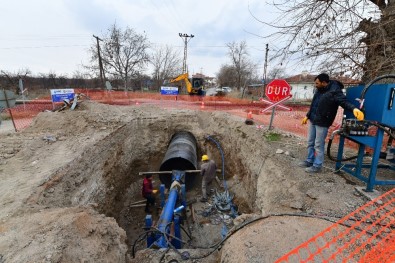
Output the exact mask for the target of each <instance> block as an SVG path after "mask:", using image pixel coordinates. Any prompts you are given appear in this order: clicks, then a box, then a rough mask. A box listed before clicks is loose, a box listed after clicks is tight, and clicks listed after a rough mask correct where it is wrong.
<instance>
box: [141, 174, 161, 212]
mask: <svg viewBox="0 0 395 263" xmlns="http://www.w3.org/2000/svg"><path fill="white" fill-rule="evenodd" d="M157 192H158V190H155V189H154V187H153V184H152V174H147V175H145V178H144V180H143V187H142V195H143V197H144V198H145V199H147V202H146V204H145V212H146V213H148V214H150V213H151V210H150V206H152V207H155V201H156V198H155V194H156V193H157Z"/></svg>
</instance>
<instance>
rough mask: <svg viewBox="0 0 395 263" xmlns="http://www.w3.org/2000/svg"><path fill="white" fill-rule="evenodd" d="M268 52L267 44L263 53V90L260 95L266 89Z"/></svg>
mask: <svg viewBox="0 0 395 263" xmlns="http://www.w3.org/2000/svg"><path fill="white" fill-rule="evenodd" d="M268 52H269V44H266V52H265V64H264V66H263V90H262V95H261V97H263V94H265V88H266V77H267V54H268Z"/></svg>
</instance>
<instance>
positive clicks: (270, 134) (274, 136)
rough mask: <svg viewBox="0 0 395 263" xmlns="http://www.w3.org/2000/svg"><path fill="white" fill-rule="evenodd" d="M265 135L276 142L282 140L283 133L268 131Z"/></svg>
mask: <svg viewBox="0 0 395 263" xmlns="http://www.w3.org/2000/svg"><path fill="white" fill-rule="evenodd" d="M263 137H265V139H266V140H267V141H269V142H276V141H279V140H281V134H279V133H276V132H268V133H266V134H264V135H263Z"/></svg>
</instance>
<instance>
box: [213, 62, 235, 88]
mask: <svg viewBox="0 0 395 263" xmlns="http://www.w3.org/2000/svg"><path fill="white" fill-rule="evenodd" d="M217 83H218V85H219V86H220V87H236V86H237V78H236V69H235V68H234V67H233V66H230V65H222V66H221V68H220V69H219V72H218V73H217Z"/></svg>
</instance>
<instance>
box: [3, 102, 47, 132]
mask: <svg viewBox="0 0 395 263" xmlns="http://www.w3.org/2000/svg"><path fill="white" fill-rule="evenodd" d="M52 107H53V106H52V103H51V102H50V101H49V102H47V103H25V104H20V105H17V106H15V107H13V108H10V109H8V113H9V114H10V117H11V118H12V120H13V124H14V128H15V130H16V131H20V130H22V129H24V128H27V127H29V126H30V124H31V123H32V121H33V118H34V117H36V116H37V115H38V113H40V112H42V111H45V110H52Z"/></svg>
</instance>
